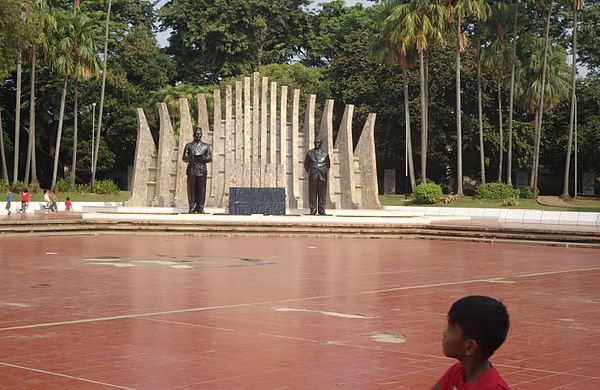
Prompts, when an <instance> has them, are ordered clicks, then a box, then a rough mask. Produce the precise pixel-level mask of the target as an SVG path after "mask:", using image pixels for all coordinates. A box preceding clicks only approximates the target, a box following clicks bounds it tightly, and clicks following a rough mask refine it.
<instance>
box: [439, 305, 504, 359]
mask: <svg viewBox="0 0 600 390" xmlns="http://www.w3.org/2000/svg"><path fill="white" fill-rule="evenodd" d="M448 323H449V324H451V325H458V326H460V328H461V329H462V331H463V334H464V337H467V338H471V339H474V340H475V341H477V343H478V344H479V347H480V349H481V355H482V357H483V358H484V359H487V358H489V357H490V356H492V355H493V353H494V352H496V350H497V349H498V348H499V347H500V346H501V345H502V343H504V340H506V335H507V333H508V328H509V319H508V311H507V310H506V306H504V304H503V303H502V302H500V301H498V300H496V299H494V298H491V297H486V296H481V295H471V296H468V297H464V298H461V299H459V300H458V301H456V302H454V304H453V305H452V307H451V308H450V311H448Z"/></svg>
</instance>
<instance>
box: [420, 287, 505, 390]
mask: <svg viewBox="0 0 600 390" xmlns="http://www.w3.org/2000/svg"><path fill="white" fill-rule="evenodd" d="M508 327H509V319H508V312H507V311H506V307H505V306H504V304H502V302H500V301H498V300H496V299H494V298H490V297H486V296H478V295H474V296H468V297H464V298H461V299H459V300H458V301H456V302H454V304H453V305H452V307H451V308H450V311H449V312H448V328H447V329H446V330H445V331H444V338H443V341H442V346H443V350H444V355H446V356H447V357H450V358H454V359H457V360H458V361H459V362H458V363H456V364H455V365H453V366H452V367H450V368H449V369H448V371H446V373H445V374H444V375H443V376H442V377H441V378H440V379H439V380H438V382H437V383H436V384H435V385H434V386H433V387H432V390H469V389H471V390H492V389H506V390H507V389H509V387H508V385H507V384H506V382H505V381H504V379H502V377H501V376H500V374H499V373H498V371H497V370H496V369H495V368H494V367H492V364H491V363H490V362H489V360H488V359H489V358H490V356H492V354H493V353H494V352H495V351H496V350H497V349H498V347H500V346H501V345H502V343H503V342H504V340H506V334H507V333H508Z"/></svg>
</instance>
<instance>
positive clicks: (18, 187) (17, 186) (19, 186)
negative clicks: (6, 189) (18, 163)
mask: <svg viewBox="0 0 600 390" xmlns="http://www.w3.org/2000/svg"><path fill="white" fill-rule="evenodd" d="M26 188H27V184H25V183H23V182H22V181H16V182H14V183H13V185H12V192H14V193H19V192H23V190H25V189H26Z"/></svg>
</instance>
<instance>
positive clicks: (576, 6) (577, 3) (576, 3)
mask: <svg viewBox="0 0 600 390" xmlns="http://www.w3.org/2000/svg"><path fill="white" fill-rule="evenodd" d="M582 9H583V0H573V48H572V53H571V54H572V56H573V60H572V64H571V116H570V119H569V137H568V138H569V141H568V143H567V158H566V160H565V176H564V178H563V192H562V195H561V196H560V197H561V198H563V199H567V198H570V197H571V195H570V194H569V171H570V168H571V144H572V143H573V125H574V123H575V99H576V96H575V87H576V82H577V11H581V10H582Z"/></svg>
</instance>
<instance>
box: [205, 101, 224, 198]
mask: <svg viewBox="0 0 600 390" xmlns="http://www.w3.org/2000/svg"><path fill="white" fill-rule="evenodd" d="M213 100H214V101H213V105H214V107H213V108H214V116H213V140H212V157H213V160H212V162H211V163H209V164H208V165H210V166H209V167H208V168H209V169H210V168H212V169H210V170H211V171H212V183H211V191H210V196H209V197H207V201H206V205H207V206H209V207H221V205H222V201H223V187H224V185H225V134H224V133H223V124H222V115H221V91H220V90H219V89H215V90H214V91H213Z"/></svg>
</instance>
